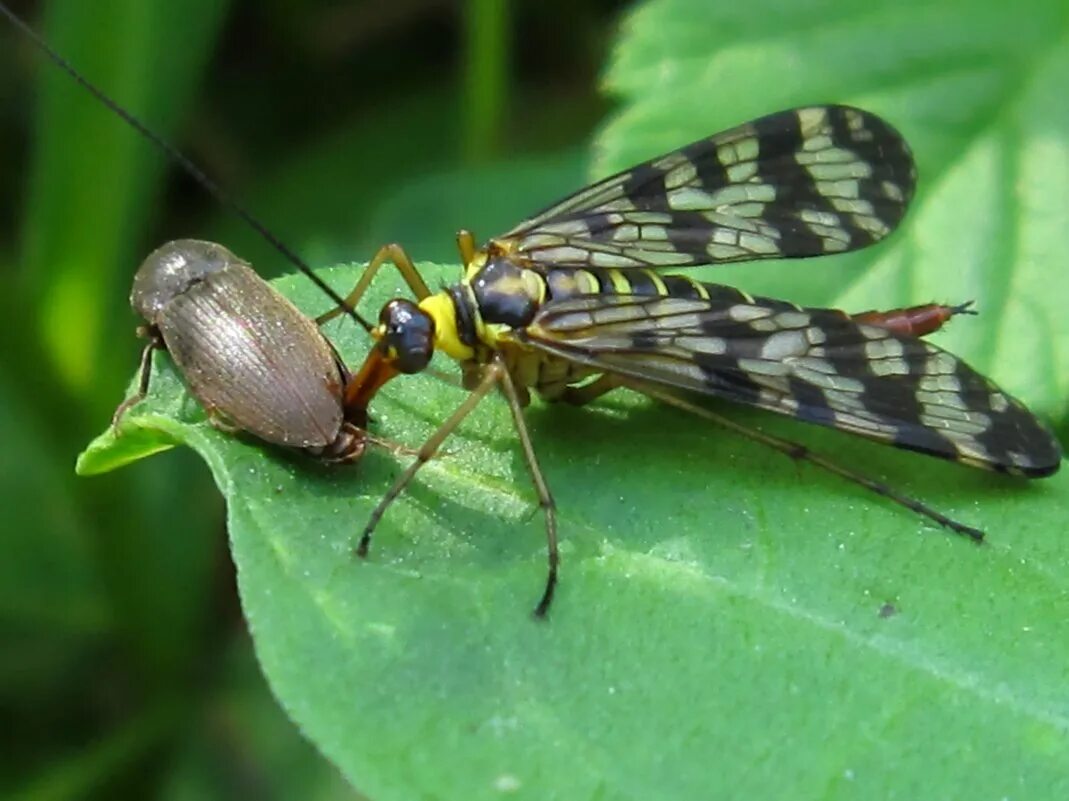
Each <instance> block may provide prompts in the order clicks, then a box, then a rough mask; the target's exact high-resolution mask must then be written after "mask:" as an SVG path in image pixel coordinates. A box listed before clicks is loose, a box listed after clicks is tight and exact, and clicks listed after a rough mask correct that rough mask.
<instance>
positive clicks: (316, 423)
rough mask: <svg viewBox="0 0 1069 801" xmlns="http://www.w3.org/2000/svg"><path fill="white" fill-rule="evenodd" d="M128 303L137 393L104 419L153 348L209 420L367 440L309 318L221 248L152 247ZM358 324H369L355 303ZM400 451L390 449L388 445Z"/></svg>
mask: <svg viewBox="0 0 1069 801" xmlns="http://www.w3.org/2000/svg"><path fill="white" fill-rule="evenodd" d="M0 15H3V16H5V17H7V19H8V20H10V21H11V23H12V24H13V25H15V26H16V27H17V28H19V29H20V30H21V31H22V32H23V33H24V34H25V35H26V36H27V37H28V38H29V39H30V41H32V42H33V43H34V44H35V45H36V46H37V47H38V48H39V49H40V50H41V51H42V52H43V53H44V54H45V55H46V56H47V57H48V58H49V59H50V60H51V61H52V62H53V63H55V64H56V65H57V66H58V67H59V68H60V69H62V70H64V71H65V72H66V73H67V74H68V75H70V76H71V77H72V78H73V79H74V80H75V81H76V82H77V83H78V84H80V85H81V86H82V87H83V88H85V89H86V90H87V91H88V92H89V93H90V94H91V95H92V96H93V97H94V98H96V100H97V101H98V102H99V103H101V104H102V105H103V106H105V107H106V108H108V109H109V110H110V111H111V112H112V113H114V114H115V115H116V116H118V117H119V118H120V119H122V120H123V121H124V122H126V123H127V124H128V125H129V126H130V127H132V128H133V129H134V130H136V131H137V132H138V133H139V134H140V135H141V136H142V137H144V138H145V139H147V140H148V141H149V142H151V143H152V144H153V145H154V146H155V147H156V148H157V149H159V150H160V151H162V152H163V153H164V154H165V155H166V156H167V157H168V158H169V159H170V160H171V161H172V162H174V163H175V164H177V165H178V166H179V167H181V168H182V169H183V170H184V171H185V172H186V173H188V174H189V175H190V176H191V177H192V178H193V179H194V180H195V181H197V183H199V184H200V185H201V186H202V187H204V189H205V190H207V192H208V193H209V194H211V195H212V196H213V197H215V198H216V199H217V200H219V201H220V202H221V203H222V204H223V205H225V206H227V207H229V208H230V209H231V210H232V211H233V212H234V213H235V214H237V216H239V217H240V218H241V219H242V220H244V221H245V222H246V223H247V224H248V225H249V226H250V227H251V228H252V229H253V230H255V231H256V232H257V233H258V234H259V235H260V236H262V237H263V238H264V239H265V240H266V241H267V242H268V244H270V245H271V246H272V247H274V248H275V249H276V250H277V251H278V252H279V253H281V254H282V255H283V256H284V257H285V258H287V259H288V260H289V261H290V262H291V263H292V264H293V265H294V266H295V267H296V268H297V269H298V270H299V271H300V272H302V273H303V274H304V275H305V276H307V277H308V279H309V280H310V281H312V283H314V284H315V285H316V286H317V287H319V289H321V290H322V291H323V292H324V293H325V294H326V295H327V297H329V298H330V299H331V300H333V301H334V302H335V303H338V304H341V303H343V301H342V299H341V297H340V296H339V295H338V294H337V293H336V292H335V291H334V290H333V289H331V288H330V287H329V286H328V285H327V284H325V283H324V282H323V280H322V279H321V278H320V277H319V276H317V275H316V274H315V273H314V272H312V270H311V268H310V267H309V266H308V265H307V264H305V262H304V261H303V260H302V259H301V258H300V257H299V256H298V255H297V254H296V253H294V252H293V251H292V250H290V249H289V248H288V247H287V246H286V245H285V244H284V243H283V242H282V241H281V240H280V239H278V237H276V236H275V235H274V234H273V233H271V231H270V230H269V229H268V228H267V227H266V226H265V225H264V224H263V223H261V222H260V221H259V220H258V219H256V218H255V217H254V216H253V215H252V214H251V213H250V212H249V211H248V210H246V209H245V208H244V207H242V206H241V205H240V204H238V203H237V202H236V201H234V200H233V199H232V198H230V197H229V196H228V195H227V194H226V193H224V192H223V191H222V190H221V189H220V188H219V187H218V186H217V185H216V184H215V183H214V182H213V181H212V180H211V179H210V178H209V177H208V176H207V175H205V173H204V172H203V171H202V170H201V169H200V168H198V167H197V165H195V164H194V163H193V162H191V161H190V160H189V159H188V158H186V157H185V156H184V155H183V154H182V153H181V152H180V151H178V150H177V149H176V148H174V147H173V146H172V145H170V144H169V143H168V142H167V141H165V140H164V139H163V138H161V137H160V136H159V135H158V134H156V132H155V131H153V130H152V129H151V128H149V127H148V126H147V125H145V124H144V123H142V122H141V121H140V120H139V119H137V118H136V117H135V116H133V115H132V114H131V113H130V112H128V111H127V110H126V109H125V108H123V107H122V106H120V105H119V104H118V103H117V102H116V101H114V100H113V99H112V98H110V97H109V96H108V95H107V94H105V93H104V92H103V91H102V90H101V89H99V88H98V87H97V86H95V85H94V84H93V83H91V82H90V81H89V80H88V79H86V78H85V77H84V76H82V74H81V73H80V72H78V70H76V69H75V68H74V67H73V66H72V65H71V64H70V63H69V62H67V61H66V60H65V59H64V58H63V57H62V56H60V55H59V54H58V53H57V52H56V51H55V50H53V49H52V47H51V46H50V45H49V44H48V43H47V42H45V41H44V39H42V38H41V37H40V36H39V35H38V34H37V32H36V31H34V30H33V29H32V28H31V27H30V26H29V25H27V24H26V23H25V22H23V21H22V20H21V19H20V18H19V17H18V16H16V15H15V14H14V13H13V12H12V11H11V10H10V9H9V8H8V7H7V6H6V5H4V4H3V3H0ZM130 303H131V305H132V306H133V308H134V310H135V311H136V312H137V313H138V314H140V315H141V316H142V317H143V318H144V319H145V320H146V322H147V323H148V325H147V326H145V327H143V328H142V329H140V331H141V333H142V334H143V335H144V336H147V337H148V339H149V344H148V346H147V347H146V348H145V350H144V352H143V354H142V358H141V371H140V383H139V388H138V392H137V393H135V394H134V396H133V397H131V398H128V399H127V400H125V401H124V402H123V403H122V404H121V405H120V406H119V408H118V409H116V411H115V414H114V416H113V418H112V423H113V425H115V426H118V424H119V423H120V422H121V420H122V418H123V415H124V414H125V412H126V410H127V409H129V408H130V407H131V406H132V405H134V404H135V403H137V402H138V401H140V400H141V399H142V398H144V396H145V394H146V392H147V391H148V384H149V377H150V374H151V370H150V368H151V356H152V351H153V350H155V349H160V348H162V349H165V350H167V351H168V352H169V353H170V354H171V357H172V358H173V359H174V361H175V364H176V365H177V366H178V368H179V371H180V372H181V373H182V374H183V376H184V377H185V379H186V382H187V384H188V386H189V389H190V392H191V393H192V394H193V395H194V397H196V398H197V400H198V401H200V402H201V404H202V405H203V406H204V408H205V410H206V411H207V413H208V416H209V419H210V420H211V421H212V422H213V424H215V425H217V426H219V427H223V428H227V429H229V430H241V431H245V432H248V433H250V434H253V435H255V436H257V437H259V438H260V439H262V440H265V441H266V442H269V443H273V444H277V445H282V446H286V447H292V448H297V449H300V450H303V451H306V452H308V453H310V454H312V455H315V456H317V457H319V458H322V459H324V460H325V461H331V462H339V461H352V460H355V459H357V458H359V456H360V455H361V453H363V450H364V448H365V446H366V444H367V443H368V442H376V443H380V444H387V445H389V443H385V441H383V440H377V439H375V438H372V437H370V436H368V435H367V434H366V433H365V432H364V430H363V429H364V427H365V424H366V421H367V414H366V412H365V411H364V409H363V407H362V406H359V407H358V406H356V405H354V404H351V403H347V402H346V399H345V393H346V390H347V388H348V386H349V383H350V375H349V372H348V370H347V369H346V367H345V365H344V364H343V363H342V361H341V359H340V358H339V356H338V354H337V352H336V351H335V350H334V347H333V346H332V345H331V344H330V342H328V341H327V340H326V339H325V338H324V336H323V335H322V334H321V333H320V332H319V329H318V327H317V326H316V324H315V322H314V321H312V320H311V319H309V318H308V317H306V316H305V315H304V314H302V313H301V312H300V311H299V310H298V309H297V308H296V307H295V306H294V305H293V304H292V303H290V301H289V300H287V299H286V298H284V297H283V296H282V295H281V294H279V293H278V292H277V291H275V290H274V289H273V288H272V287H271V286H270V285H269V284H268V283H267V282H265V281H264V280H263V279H262V278H261V277H260V276H259V275H258V274H257V273H256V272H255V271H254V270H253V269H252V268H251V267H250V266H249V265H248V264H247V263H246V262H244V261H242V260H241V259H239V258H238V257H237V256H235V255H234V254H233V253H231V252H230V251H229V250H227V249H226V248H225V247H223V246H222V245H216V244H213V243H210V242H202V241H198V240H192V239H186V240H178V241H175V242H170V243H168V244H166V245H164V246H163V247H161V248H159V249H157V250H156V251H155V252H153V253H152V254H151V255H150V256H149V257H148V258H147V259H146V260H145V261H144V262H143V263H142V265H141V267H140V269H139V270H138V272H137V276H136V277H135V279H134V286H133V291H132V293H131V296H130ZM348 313H349V315H350V316H351V317H352V318H353V319H354V320H355V321H356V322H357V323H358V324H359V325H360V326H362V327H363V328H364V330H365V331H370V330H371V325H370V324H369V323H368V322H367V321H366V320H364V319H363V318H362V317H360V315H358V314H357V313H355V312H353V311H351V310H350V311H349V312H348ZM391 447H394V448H395V449H396V446H391Z"/></svg>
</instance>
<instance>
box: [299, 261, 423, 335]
mask: <svg viewBox="0 0 1069 801" xmlns="http://www.w3.org/2000/svg"><path fill="white" fill-rule="evenodd" d="M388 261H389V262H393V265H394V266H395V267H396V268H397V269H398V271H399V272H400V273H401V277H402V278H404V279H405V283H406V284H408V288H409V289H411V290H412V293H413V294H414V295H415V296H416V299H417V300H423V299H424V298H425V297H427V296H428V295H430V294H431V291H430V289H428V288H427V283H426V282H425V281H424V280H423V276H421V275H420V274H419V270H417V269H416V265H415V264H413V263H412V259H410V258H409V257H408V254H407V253H405V251H404V248H402V247H401V246H400V245H398V244H390V245H383V246H382V247H381V248H379V251H378V253H376V254H375V257H374V258H373V259H372V260H371V262H370V263H369V264H368V266H367V269H366V270H364V274H363V275H361V276H360V280H359V281H357V282H356V286H354V287H353V291H352V292H350V293H349V294H348V295H346V297H345V303H344V304H343V305H342V306H335V307H334V308H333V309H331V310H330V311H328V312H325V313H324V314H321V315H319V316H318V317H316V324H317V325H323V324H324V323H326V322H329V321H331V320H333V319H334V318H335V317H337V316H338V315H340V314H343V313H344V312H345V310H346V309H355V308H356V305H357V304H358V303H359V302H360V299H361V298H362V297H364V293H365V292H366V291H367V288H368V287H369V286H370V285H371V281H372V279H373V278H374V277H375V274H376V273H378V271H379V268H380V267H381V266H382V265H383V264H385V263H386V262H388Z"/></svg>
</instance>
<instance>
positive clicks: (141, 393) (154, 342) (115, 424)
mask: <svg viewBox="0 0 1069 801" xmlns="http://www.w3.org/2000/svg"><path fill="white" fill-rule="evenodd" d="M139 333H140V330H139ZM149 336H150V337H151V339H150V340H149V343H148V344H147V345H145V349H144V350H143V351H141V367H140V368H139V369H140V371H141V379H140V381H139V382H138V385H137V392H135V393H134V394H133V395H131V396H130V397H129V398H127V399H126V400H124V401H123V402H122V403H120V404H119V408H117V409H116V410H115V414H113V415H112V416H111V428H112V430H113V431H118V430H119V423H121V422H122V419H123V416H124V415H125V414H126V412H127V411H128V410H129V408H130V407H131V406H134V405H135V404H138V403H141V401H143V400H144V399H145V396H146V395H147V394H148V381H149V375H150V374H151V373H152V351H154V350H156V349H157V348H161V347H163V345H162V343H161V342H160V340H158V339H157V338H156V337H155V336H152V335H149Z"/></svg>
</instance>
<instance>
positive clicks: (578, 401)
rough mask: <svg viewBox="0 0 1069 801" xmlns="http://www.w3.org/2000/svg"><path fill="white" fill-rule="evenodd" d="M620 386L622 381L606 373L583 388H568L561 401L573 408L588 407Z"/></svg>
mask: <svg viewBox="0 0 1069 801" xmlns="http://www.w3.org/2000/svg"><path fill="white" fill-rule="evenodd" d="M619 386H620V379H619V378H618V377H617V376H615V375H612V374H611V373H605V374H603V375H601V376H598V378H596V379H594V380H593V381H591V382H590V383H589V384H584V385H583V386H581V387H566V388H565V390H564V394H563V395H561V400H562V401H564V402H565V403H570V404H571V405H573V406H586V405H587V404H588V403H590V402H591V401H593V400H597V399H598V398H600V397H601V396H602V395H604V394H605V393H606V392H612V390H614V389H616V388H617V387H619Z"/></svg>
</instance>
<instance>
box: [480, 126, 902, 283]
mask: <svg viewBox="0 0 1069 801" xmlns="http://www.w3.org/2000/svg"><path fill="white" fill-rule="evenodd" d="M915 182H916V170H915V168H914V164H913V157H912V155H911V154H910V151H909V147H908V146H907V145H906V143H905V141H904V140H903V139H902V137H901V136H900V135H899V133H898V132H897V131H896V130H895V129H894V128H892V127H891V126H890V125H888V124H887V123H886V122H884V121H883V120H882V119H880V118H879V117H877V116H875V115H873V114H869V113H868V112H866V111H861V110H860V109H856V108H850V107H849V106H811V107H807V108H797V109H791V110H789V111H781V112H779V113H777V114H770V115H769V116H767V117H762V118H760V119H758V120H754V121H752V122H748V123H746V124H744V125H740V126H739V127H737V128H732V129H731V130H729V131H725V132H723V133H720V134H717V135H715V136H711V137H709V138H706V139H699V140H698V141H697V142H694V143H692V144H690V145H687V146H686V147H683V148H680V149H679V150H674V151H672V152H671V153H667V154H665V155H663V156H661V157H660V158H655V159H653V160H652V161H648V162H645V163H643V164H639V165H638V166H636V167H633V168H631V169H630V170H625V171H624V172H621V173H619V174H617V175H613V176H611V177H609V178H606V179H605V180H603V181H599V182H598V183H596V184H594V185H593V186H589V187H587V188H586V189H582V190H580V191H579V192H577V193H576V194H574V195H572V196H571V197H568V198H566V199H564V200H562V201H560V202H559V203H557V204H555V205H553V206H551V207H549V208H548V209H546V210H545V211H543V212H542V213H541V214H538V215H536V216H535V217H532V218H531V219H529V220H527V221H526V222H523V223H521V224H520V225H519V226H517V227H516V228H514V229H513V230H511V231H509V232H508V233H507V234H505V235H504V236H502V237H498V238H497V239H495V240H492V241H491V243H490V247H491V248H493V247H495V246H496V247H498V248H501V249H503V250H505V251H507V252H509V253H515V254H521V255H522V256H523V257H525V260H526V261H527V262H528V263H529V264H530V265H531V266H535V267H537V266H539V265H541V266H544V267H618V268H625V269H626V268H629V267H680V266H685V265H696V264H719V263H724V262H733V261H745V260H747V259H766V258H800V257H804V256H819V255H822V254H825V253H842V252H844V251H848V250H856V249H858V248H862V247H865V246H866V245H870V244H872V243H873V242H876V241H878V240H880V239H882V238H883V237H885V236H887V234H889V233H890V232H891V231H892V230H894V228H895V226H896V225H898V222H899V220H901V219H902V215H903V214H904V213H905V211H906V206H907V205H908V204H909V201H910V198H911V197H912V195H913V187H914V184H915Z"/></svg>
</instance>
